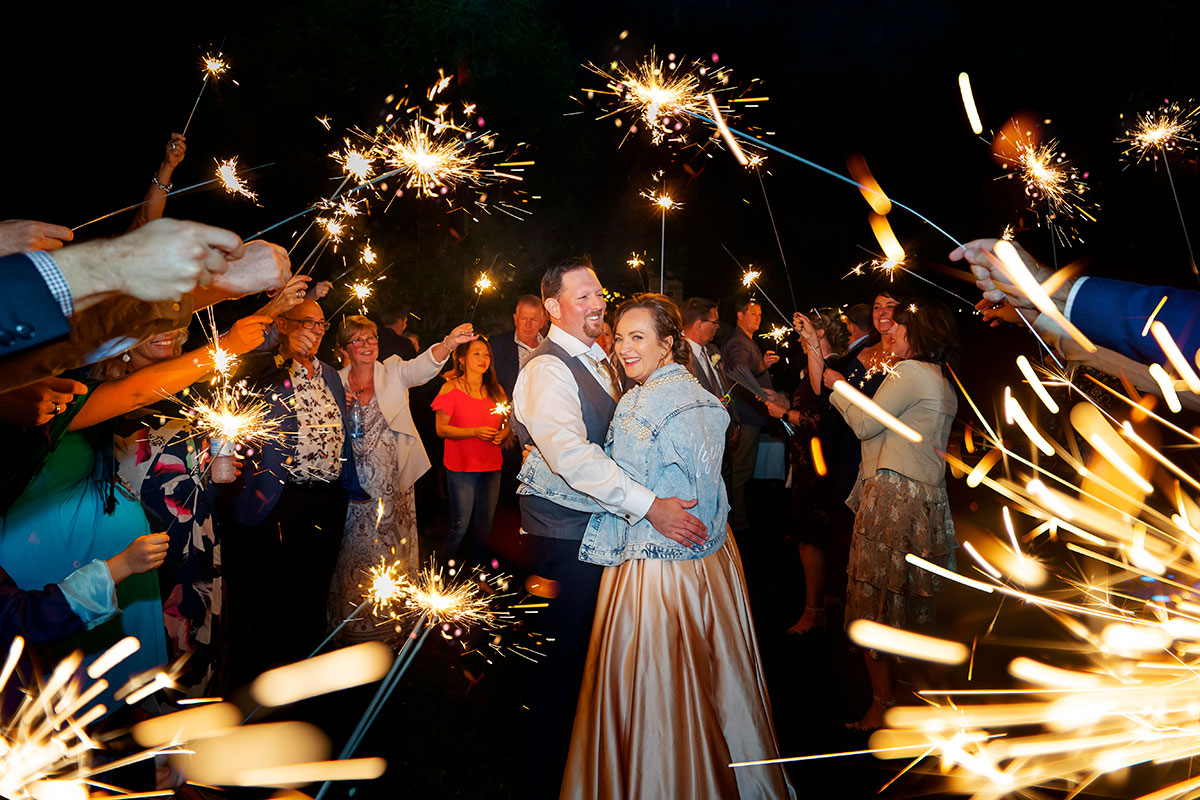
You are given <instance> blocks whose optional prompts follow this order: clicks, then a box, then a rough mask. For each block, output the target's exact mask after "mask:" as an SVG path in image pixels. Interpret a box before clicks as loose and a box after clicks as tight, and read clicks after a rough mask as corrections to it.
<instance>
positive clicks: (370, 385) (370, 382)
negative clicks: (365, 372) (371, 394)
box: [346, 375, 375, 397]
mask: <svg viewBox="0 0 1200 800" xmlns="http://www.w3.org/2000/svg"><path fill="white" fill-rule="evenodd" d="M346 385H347V386H349V387H350V393H351V394H353V395H354V396H355V397H357V396H358V393H359V392H365V391H368V390H374V389H375V376H374V375H372V376H371V377H370V378H368V379H367V382H366V383H364V384H363V385H362V386H359V387H358V388H357V389H356V388H354V379H353V378H352V377H351V376H349V375H347V376H346Z"/></svg>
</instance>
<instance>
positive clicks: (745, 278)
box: [742, 270, 762, 287]
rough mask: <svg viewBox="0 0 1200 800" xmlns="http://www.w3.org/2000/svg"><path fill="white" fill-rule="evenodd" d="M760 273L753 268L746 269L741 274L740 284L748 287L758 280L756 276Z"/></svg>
mask: <svg viewBox="0 0 1200 800" xmlns="http://www.w3.org/2000/svg"><path fill="white" fill-rule="evenodd" d="M761 274H762V273H760V272H757V271H754V270H747V271H746V273H745V274H744V275H742V286H746V287H749V286H751V285H753V283H754V282H755V281H756V280H758V276H759V275H761Z"/></svg>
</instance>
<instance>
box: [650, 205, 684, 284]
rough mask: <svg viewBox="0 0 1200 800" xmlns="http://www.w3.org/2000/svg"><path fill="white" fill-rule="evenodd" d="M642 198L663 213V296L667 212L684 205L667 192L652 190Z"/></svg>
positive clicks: (660, 270)
mask: <svg viewBox="0 0 1200 800" xmlns="http://www.w3.org/2000/svg"><path fill="white" fill-rule="evenodd" d="M642 197H644V198H646V199H647V200H649V201H650V202H651V203H652V204H653V205H654V206H655V207H656V208H658V209H659V210H660V211H662V249H661V252H660V254H659V263H658V291H659V293H660V294H661V293H662V292H663V290H664V289H665V287H666V281H667V212H668V211H670V210H671V209H675V208H682V207H683V203H679V202H676V201H675V199H674V198H672V197H671V195H669V194H667V193H666V192H665V191H662V192H657V193H655V192H653V191H651V190H646V191H643V192H642Z"/></svg>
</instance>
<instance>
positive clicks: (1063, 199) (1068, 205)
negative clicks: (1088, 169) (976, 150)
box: [1000, 134, 1096, 245]
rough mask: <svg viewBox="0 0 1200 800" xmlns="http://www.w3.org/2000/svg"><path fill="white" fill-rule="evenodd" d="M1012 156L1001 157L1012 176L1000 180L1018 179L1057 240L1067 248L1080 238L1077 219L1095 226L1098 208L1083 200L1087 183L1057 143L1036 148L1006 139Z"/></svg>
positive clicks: (1029, 142)
mask: <svg viewBox="0 0 1200 800" xmlns="http://www.w3.org/2000/svg"><path fill="white" fill-rule="evenodd" d="M1001 135H1002V136H1005V137H1006V143H1007V144H1008V145H1009V146H1010V147H1011V148H1012V149H1013V153H1012V154H1000V158H1001V159H1002V160H1003V162H1004V165H1005V167H1006V168H1012V170H1013V172H1011V173H1009V174H1008V175H1002V176H1001V177H1014V176H1015V177H1016V179H1017V180H1019V181H1021V182H1022V183H1023V184H1024V185H1025V194H1026V195H1027V196H1028V197H1029V201H1030V206H1031V208H1033V209H1034V210H1038V206H1039V205H1044V212H1043V213H1044V217H1045V220H1046V224H1047V225H1048V226H1049V227H1050V228H1051V229H1052V230H1053V232H1054V235H1055V238H1057V240H1058V241H1059V242H1060V243H1062V244H1064V245H1068V244H1070V243H1071V241H1072V240H1073V239H1074V238H1078V235H1077V233H1076V231H1075V228H1074V219H1075V217H1076V216H1079V217H1082V218H1084V219H1086V220H1087V221H1089V222H1095V221H1096V217H1095V214H1094V211H1095V208H1094V207H1093V206H1091V205H1090V204H1089V203H1088V201H1087V200H1086V199H1085V198H1084V194H1085V193H1086V192H1087V191H1088V186H1087V183H1086V182H1085V181H1084V179H1083V176H1082V175H1081V174H1080V173H1079V171H1078V170H1077V169H1076V168H1075V167H1074V166H1073V165H1072V164H1071V162H1070V161H1068V160H1067V157H1066V155H1065V154H1064V153H1063V152H1062V151H1061V150H1059V146H1058V141H1057V140H1054V139H1051V140H1050V141H1049V142H1047V143H1046V144H1036V143H1035V142H1034V141H1033V140H1031V139H1030V138H1028V137H1022V138H1021V139H1017V140H1014V139H1011V138H1007V135H1006V134H1001Z"/></svg>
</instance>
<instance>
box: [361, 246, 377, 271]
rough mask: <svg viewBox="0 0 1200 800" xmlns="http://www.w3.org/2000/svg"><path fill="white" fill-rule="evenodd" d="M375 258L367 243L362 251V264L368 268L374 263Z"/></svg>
mask: <svg viewBox="0 0 1200 800" xmlns="http://www.w3.org/2000/svg"><path fill="white" fill-rule="evenodd" d="M375 258H376V256H375V251H374V250H372V249H371V245H370V244H369V243H368V244H367V245H366V246H365V247H363V250H362V263H364V264H366V265H367V266H370V265H371V264H374V263H375Z"/></svg>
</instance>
